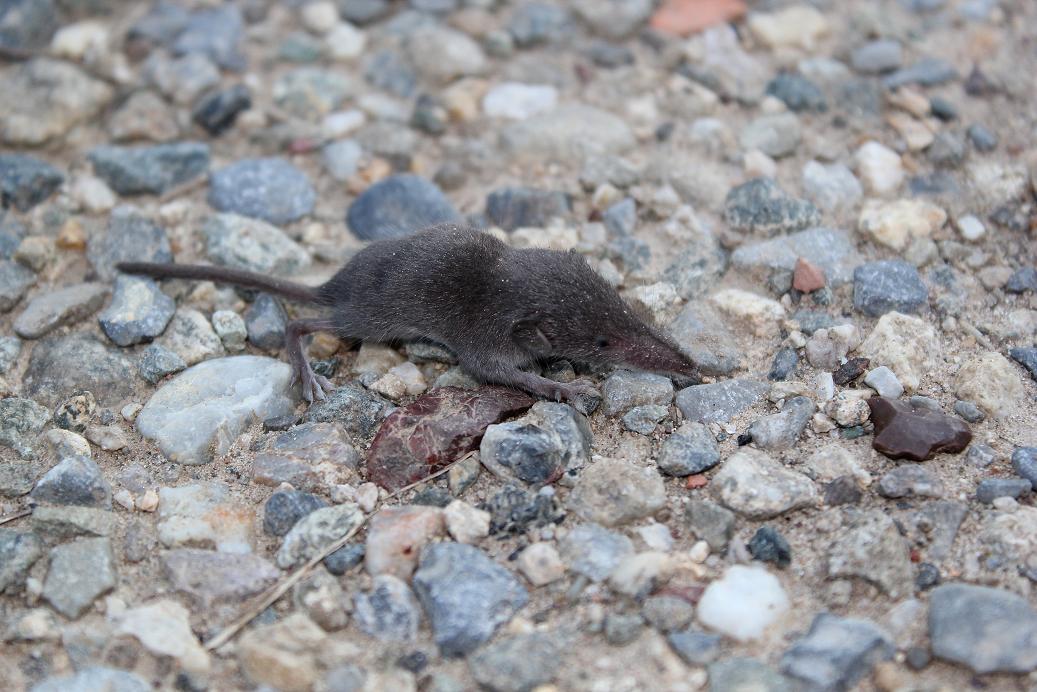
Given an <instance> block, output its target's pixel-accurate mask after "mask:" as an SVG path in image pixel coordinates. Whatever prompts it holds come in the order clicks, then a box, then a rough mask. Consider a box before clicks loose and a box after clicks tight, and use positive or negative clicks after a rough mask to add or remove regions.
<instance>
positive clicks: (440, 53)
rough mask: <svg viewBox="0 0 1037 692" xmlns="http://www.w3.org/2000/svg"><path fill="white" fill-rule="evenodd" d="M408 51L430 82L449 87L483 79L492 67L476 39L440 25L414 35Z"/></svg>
mask: <svg viewBox="0 0 1037 692" xmlns="http://www.w3.org/2000/svg"><path fill="white" fill-rule="evenodd" d="M406 49H407V54H408V56H409V57H410V59H411V62H412V64H413V65H414V66H415V67H416V69H417V70H418V72H419V73H421V75H422V76H423V77H424V78H425V79H427V80H429V81H430V82H440V83H447V82H451V81H453V80H455V79H457V78H458V77H470V76H474V75H480V74H483V73H484V72H486V70H487V68H488V66H489V65H488V61H487V59H486V54H485V53H483V50H482V48H481V47H480V46H479V44H478V43H476V42H475V41H474V40H473V39H471V38H470V37H469V36H467V35H466V34H463V33H461V32H460V31H456V30H454V29H449V28H447V27H445V26H438V25H436V24H428V25H425V26H421V27H419V28H418V29H417V30H415V31H413V32H411V33H410V35H409V36H407V40H406Z"/></svg>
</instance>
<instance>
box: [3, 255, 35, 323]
mask: <svg viewBox="0 0 1037 692" xmlns="http://www.w3.org/2000/svg"><path fill="white" fill-rule="evenodd" d="M34 283H36V274H34V273H33V271H32V270H31V269H28V268H26V267H23V266H22V265H21V264H18V263H17V262H11V261H9V260H0V312H9V311H10V310H11V309H12V308H14V306H16V305H17V304H18V301H20V300H21V299H22V296H24V295H25V293H26V291H28V290H29V288H30V287H31V286H32V285H33V284H34Z"/></svg>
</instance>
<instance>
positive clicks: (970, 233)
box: [957, 214, 987, 241]
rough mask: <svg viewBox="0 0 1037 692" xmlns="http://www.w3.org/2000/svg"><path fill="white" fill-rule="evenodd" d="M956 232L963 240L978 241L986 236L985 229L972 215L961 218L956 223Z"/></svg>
mask: <svg viewBox="0 0 1037 692" xmlns="http://www.w3.org/2000/svg"><path fill="white" fill-rule="evenodd" d="M957 226H958V232H959V233H961V237H962V238H964V239H965V240H973V241H975V240H979V239H980V238H982V237H983V236H985V235H986V234H987V228H986V226H984V225H983V222H982V221H980V220H979V219H978V218H976V217H975V216H973V215H972V214H967V215H965V216H962V217H961V218H959V219H958V221H957Z"/></svg>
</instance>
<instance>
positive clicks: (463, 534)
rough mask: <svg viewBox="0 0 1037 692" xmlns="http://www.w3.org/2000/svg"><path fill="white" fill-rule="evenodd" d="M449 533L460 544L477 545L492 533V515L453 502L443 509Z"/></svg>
mask: <svg viewBox="0 0 1037 692" xmlns="http://www.w3.org/2000/svg"><path fill="white" fill-rule="evenodd" d="M443 518H444V520H445V521H446V528H447V532H448V533H449V534H450V536H451V537H452V538H453V539H454V540H455V541H457V542H458V543H477V542H478V541H479V540H480V539H482V538H485V537H486V536H488V535H489V533H490V513H489V512H486V511H484V510H481V509H478V508H476V507H472V506H471V505H470V504H468V503H467V502H464V501H462V500H453V501H451V502H450V503H449V504H447V505H446V507H444V508H443Z"/></svg>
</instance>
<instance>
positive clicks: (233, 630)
mask: <svg viewBox="0 0 1037 692" xmlns="http://www.w3.org/2000/svg"><path fill="white" fill-rule="evenodd" d="M473 454H475V452H474V451H471V452H468V453H467V454H465V455H463V456H461V457H459V458H457V459H455V460H454V461H452V462H450V463H449V464H447V465H446V466H444V467H443V468H441V469H440V470H438V471H436V472H435V473H433V474H430V475H428V476H426V477H425V478H422V479H421V480H420V481H416V482H414V483H411V484H410V485H405V486H404V487H402V488H400V489H399V490H396V491H394V492H392V493H390V494H388V495H386V496H385V500H391V499H392V498H394V497H398V496H399V495H402V494H403V493H405V492H407V491H408V490H413V489H414V488H416V487H418V486H419V485H421V484H423V483H428V482H429V481H431V480H433V479H436V478H439V477H440V476H442V475H443V474H444V473H446V472H447V471H449V470H450V469H452V468H453V467H454V466H456V465H457V464H460V463H461V462H462V461H464V460H465V459H468V458H469V457H471V456H472V455H473ZM385 500H381V501H379V502H378V503H377V504H376V505H375V507H374V509H372V510H371V513H370V514H368V515H367V516H365V517H364V518H363V519H362V520H361V521H360V523H359V524H357V525H356V526H354V527H353V528H352V529H351V530H350V531H349V533H347V534H346V535H345V536H343V537H342V538H340V539H338V540H337V541H335V542H334V543H332V544H331V545H329V546H327V547H326V548H324V549H323V550H322V551H320V552H319V553H318V554H317V555H314V556H313V557H312V558H310V560H309V562H307V563H306V564H305V565H303V566H302V567H300V568H299V569H297V570H295V571H294V572H292V573H291V574H289V575H288V576H287V577H285V578H284V579H282V580H281V581H280V582H278V583H277V584H274V585H273V586H271V587H270V588H269V589H267V590H266V591H265V592H264V593H263V595H262V596H260V597H259V599H258V600H257V601H256V602H255V603H253V604H252V605H251V606H249V607H248V609H246V610H245V612H244V613H242V614H241V615H240V616H239V617H238V618H237V619H236V620H234V621H233V622H232V623H230V624H229V625H227V626H226V627H224V628H223V629H222V630H220V633H219V634H217V635H216V636H214V637H213V638H212V639H210V640H209V641H207V642H206V643H205V648H206V650H208V651H213V650H215V649H218V648H220V647H221V646H223V645H224V644H226V643H227V642H229V641H230V640H231V639H233V638H234V636H235V635H236V634H237V633H238V632H240V631H241V629H242V628H243V627H245V625H247V624H248V623H250V622H252V620H253V619H255V618H256V616H258V615H259V614H260V613H262V612H263V611H264V610H266V609H267V608H269V607H270V606H272V605H273V604H274V603H276V602H277V601H278V600H279V599H280V598H281V596H284V595H285V594H286V593H288V590H289V589H291V588H292V587H293V586H295V585H296V584H298V583H299V581H300V580H301V579H302V578H303V577H305V576H306V575H307V574H309V572H310V570H311V569H313V568H314V567H316V566H317V565H318V564H320V562H321V561H322V560H324V558H326V557H327V556H328V555H331V554H332V553H333V552H335V551H336V550H339V549H340V548H343V547H344V546H345V545H346V544H347V543H349V541H350V539H352V538H353V536H355V535H356V534H357V533H358V532H359V531H360V529H362V528H363V527H364V526H366V525H367V522H368V520H369V519H370V518H371V517H372V516H374V514H375V512H377V511H378V510H379V509H381V506H382V504H383V503H384V502H385Z"/></svg>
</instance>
